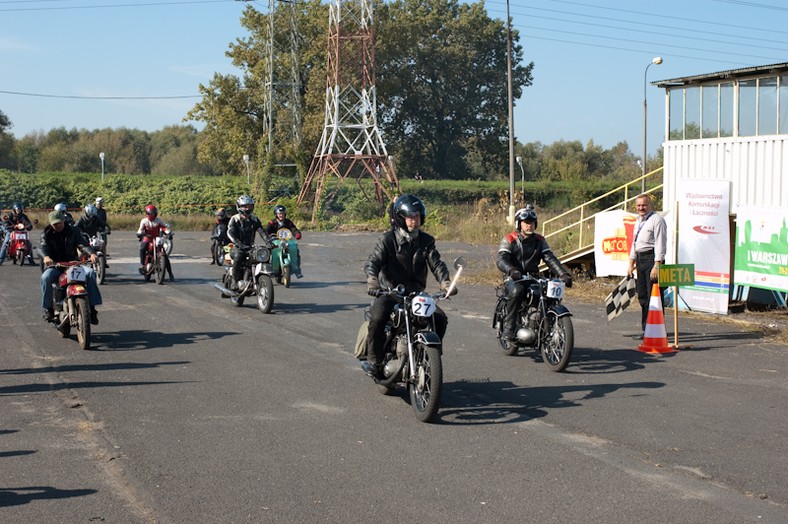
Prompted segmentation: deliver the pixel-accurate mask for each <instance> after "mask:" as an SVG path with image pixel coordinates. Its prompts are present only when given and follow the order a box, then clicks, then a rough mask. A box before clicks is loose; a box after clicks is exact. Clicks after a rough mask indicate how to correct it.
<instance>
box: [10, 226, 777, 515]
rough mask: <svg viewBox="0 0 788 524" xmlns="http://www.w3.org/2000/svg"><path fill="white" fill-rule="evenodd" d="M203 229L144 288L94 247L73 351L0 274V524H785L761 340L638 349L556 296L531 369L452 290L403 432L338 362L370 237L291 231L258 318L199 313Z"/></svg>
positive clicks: (622, 322) (121, 238)
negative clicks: (163, 275) (554, 322)
mask: <svg viewBox="0 0 788 524" xmlns="http://www.w3.org/2000/svg"><path fill="white" fill-rule="evenodd" d="M208 236H209V234H208V233H188V232H179V233H176V237H175V241H174V242H175V248H174V251H173V257H172V263H173V269H174V272H175V277H176V281H175V282H166V283H165V284H164V285H161V286H159V285H156V284H154V283H152V282H151V283H144V282H143V281H142V277H141V276H140V275H138V274H137V273H136V264H137V255H136V239H135V238H134V237H133V235H132V234H131V233H124V232H114V233H113V234H112V236H111V237H110V244H109V249H110V253H111V254H112V258H110V264H111V267H110V268H109V276H108V279H107V284H106V285H104V286H102V288H101V290H102V294H103V297H104V305H103V306H101V307H100V308H99V311H100V324H99V325H98V326H94V337H93V340H94V347H95V350H93V351H81V350H80V349H79V346H78V344H77V342H76V340H75V339H74V338H73V337H72V338H71V339H70V340H64V339H62V338H60V336H59V334H58V333H57V332H56V331H55V329H54V328H53V327H52V326H51V325H48V324H46V323H44V322H43V321H42V320H41V319H40V312H39V303H40V294H39V290H38V277H39V275H40V273H39V270H38V268H37V267H22V268H19V267H15V266H9V265H8V264H6V265H4V266H2V267H0V296H2V307H1V308H0V326H2V333H3V336H2V341H1V342H0V522H113V523H114V522H118V523H132V522H162V523H196V522H199V523H202V522H205V523H218V522H222V523H233V522H239V523H240V522H273V523H290V522H292V523H304V522H373V521H380V522H395V521H412V522H435V523H444V522H446V523H449V522H451V523H465V522H467V523H478V522H604V523H631V522H641V523H651V522H654V523H656V522H684V523H696V522H697V523H705V522H714V523H715V524H723V523H741V522H768V523H772V522H773V523H785V522H788V453H786V450H787V449H788V417H786V414H788V407H786V406H788V380H786V369H788V351H786V348H785V347H783V346H780V345H777V344H775V343H772V342H770V341H768V340H765V339H762V338H760V337H759V335H757V334H753V333H750V332H747V331H744V330H742V329H740V328H738V327H736V326H732V325H726V324H720V323H716V322H711V321H707V320H704V319H703V318H695V317H692V318H687V319H681V320H680V337H681V338H680V340H681V342H682V344H683V345H684V347H683V348H682V350H681V351H679V352H678V353H675V354H672V355H670V356H662V357H654V356H650V355H646V354H643V353H640V352H638V351H635V348H636V347H637V344H638V343H637V342H635V341H633V340H632V338H631V335H633V334H635V333H636V332H637V331H638V324H639V313H638V312H637V311H627V312H625V313H624V315H622V317H620V318H618V319H616V320H615V321H614V322H612V323H608V322H607V321H606V319H605V313H604V308H603V306H602V305H600V304H586V303H580V302H574V301H573V299H572V291H571V290H569V291H568V293H567V299H566V300H565V304H566V305H567V306H568V307H569V308H570V309H571V310H572V312H573V314H574V325H575V335H576V350H575V354H574V358H573V361H572V363H571V364H570V366H569V368H568V369H567V371H566V372H565V373H560V374H559V373H552V372H550V371H549V370H548V369H547V367H546V366H545V365H544V364H541V363H540V362H538V361H536V360H535V359H534V358H532V357H531V356H527V355H526V356H517V357H507V356H505V355H503V354H502V352H500V351H499V350H498V349H497V345H496V341H495V337H494V333H493V330H492V329H491V328H490V322H491V320H490V316H491V312H492V308H493V306H494V302H495V293H494V290H493V289H492V288H490V287H488V286H475V285H470V284H463V283H461V284H460V292H459V294H458V295H457V296H456V297H454V298H453V299H452V300H451V301H448V302H443V303H442V307H443V308H444V309H445V311H446V312H447V314H448V317H449V330H448V333H447V336H446V340H445V351H444V378H445V390H444V398H443V404H442V408H441V410H440V412H439V414H438V417H437V420H436V422H435V423H433V424H423V423H419V422H418V421H417V420H416V418H415V417H414V415H413V413H412V410H411V408H410V406H409V404H408V400H407V395H406V394H405V393H404V391H403V392H400V394H398V395H394V396H388V397H387V396H382V395H380V394H379V393H378V391H377V388H376V387H375V386H374V385H373V384H372V382H371V381H370V380H369V379H368V378H367V377H366V376H364V375H363V373H362V372H361V370H360V368H359V366H358V363H357V362H356V361H355V360H354V358H353V345H354V343H355V339H356V333H357V330H358V326H359V324H360V322H361V320H362V310H363V307H364V306H365V305H367V304H368V303H369V299H368V297H367V296H366V294H365V285H364V282H363V274H362V271H361V268H362V266H363V263H364V260H365V259H366V256H367V254H368V252H369V251H370V250H371V248H372V246H373V243H374V241H375V238H376V236H377V235H375V234H332V233H311V232H307V233H306V234H305V236H304V239H303V240H302V242H301V243H300V246H301V251H302V257H303V264H302V265H303V272H304V275H305V276H304V278H303V279H301V280H296V281H295V282H294V284H293V286H292V287H291V288H289V289H285V288H283V287H281V286H277V287H276V288H275V305H274V310H273V312H272V314H270V315H263V314H262V313H260V312H259V311H258V310H257V309H256V307H254V304H253V302H251V303H249V304H248V305H245V306H244V307H241V308H234V307H232V306H231V304H230V303H229V301H228V300H224V299H221V298H220V296H219V292H218V291H217V290H216V289H215V288H213V283H214V282H215V281H218V278H219V275H220V272H221V271H222V270H221V269H219V268H217V267H216V266H211V265H209V264H208V260H209V259H208V251H209V247H208V246H209V240H208ZM440 247H441V252H442V254H443V257H444V259H445V260H447V261H449V262H450V261H451V259H453V258H454V257H455V256H457V255H459V254H463V255H465V256H467V257H468V258H469V259H470V260H471V261H472V262H475V263H477V264H481V262H482V261H484V260H486V259H487V257H489V256H491V249H492V248H489V247H483V248H479V247H474V246H468V245H463V244H451V243H442V244H441V245H440ZM469 271H473V268H471V269H470V270H469ZM671 326H672V323H670V322H669V329H668V331H669V333H670V340H671V341H672V340H673V335H672V330H671Z"/></svg>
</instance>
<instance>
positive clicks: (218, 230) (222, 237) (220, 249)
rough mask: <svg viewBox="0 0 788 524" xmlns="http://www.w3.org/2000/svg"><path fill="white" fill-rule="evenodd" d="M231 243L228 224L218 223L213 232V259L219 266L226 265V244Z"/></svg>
mask: <svg viewBox="0 0 788 524" xmlns="http://www.w3.org/2000/svg"><path fill="white" fill-rule="evenodd" d="M229 243H230V239H229V238H227V224H224V223H219V224H216V226H214V228H213V232H212V233H211V261H212V262H213V263H214V264H216V265H217V266H222V265H224V261H225V255H226V253H225V249H224V246H226V245H227V244H229Z"/></svg>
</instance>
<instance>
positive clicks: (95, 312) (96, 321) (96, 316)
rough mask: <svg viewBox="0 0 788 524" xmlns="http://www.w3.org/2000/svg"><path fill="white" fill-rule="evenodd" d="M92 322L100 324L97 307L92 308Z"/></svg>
mask: <svg viewBox="0 0 788 524" xmlns="http://www.w3.org/2000/svg"><path fill="white" fill-rule="evenodd" d="M90 323H91V324H93V325H98V311H96V308H95V307H91V308H90Z"/></svg>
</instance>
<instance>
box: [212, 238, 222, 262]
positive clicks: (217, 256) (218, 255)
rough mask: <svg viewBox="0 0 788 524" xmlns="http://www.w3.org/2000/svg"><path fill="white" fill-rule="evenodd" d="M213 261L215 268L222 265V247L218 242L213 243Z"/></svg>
mask: <svg viewBox="0 0 788 524" xmlns="http://www.w3.org/2000/svg"><path fill="white" fill-rule="evenodd" d="M211 252H212V256H213V261H214V263H215V264H216V265H217V266H223V265H224V246H222V243H221V242H219V241H216V242H214V243H213V249H212V250H211Z"/></svg>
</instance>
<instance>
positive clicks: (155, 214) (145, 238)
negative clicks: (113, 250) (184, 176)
mask: <svg viewBox="0 0 788 524" xmlns="http://www.w3.org/2000/svg"><path fill="white" fill-rule="evenodd" d="M162 230H167V231H168V232H169V234H170V235H172V231H170V225H169V224H166V223H164V221H162V219H161V218H159V210H158V209H156V206H154V205H153V204H148V205H147V206H145V218H143V219H142V220H140V227H139V228H138V229H137V238H139V239H140V274H142V275H144V274H145V269H146V268H145V255H146V253H147V252H148V245H149V244H150V243H151V242H153V239H154V238H156V237H158V236H161V232H162ZM165 269H166V270H167V272H168V273H169V274H170V281H173V280H175V278H174V277H173V276H172V265H171V264H170V259H169V257H168V258H167V264H166V267H165Z"/></svg>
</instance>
